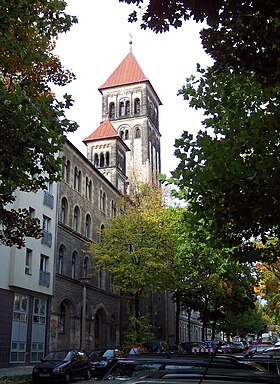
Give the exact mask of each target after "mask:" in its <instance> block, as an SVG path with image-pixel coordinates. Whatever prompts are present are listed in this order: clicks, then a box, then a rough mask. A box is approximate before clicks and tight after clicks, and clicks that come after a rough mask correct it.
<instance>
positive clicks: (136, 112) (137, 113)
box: [134, 97, 140, 115]
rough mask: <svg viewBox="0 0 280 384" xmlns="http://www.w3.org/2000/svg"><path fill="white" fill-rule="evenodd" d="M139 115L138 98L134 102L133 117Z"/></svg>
mask: <svg viewBox="0 0 280 384" xmlns="http://www.w3.org/2000/svg"><path fill="white" fill-rule="evenodd" d="M139 114H140V99H138V97H137V98H136V99H135V100H134V115H139Z"/></svg>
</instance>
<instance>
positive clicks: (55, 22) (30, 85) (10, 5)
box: [0, 0, 77, 247]
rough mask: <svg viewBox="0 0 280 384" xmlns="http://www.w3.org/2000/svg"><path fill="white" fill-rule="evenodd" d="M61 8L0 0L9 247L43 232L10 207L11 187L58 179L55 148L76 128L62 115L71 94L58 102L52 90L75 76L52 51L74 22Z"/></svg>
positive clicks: (2, 201)
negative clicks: (60, 35)
mask: <svg viewBox="0 0 280 384" xmlns="http://www.w3.org/2000/svg"><path fill="white" fill-rule="evenodd" d="M65 7H66V2H65V1H62V0H54V1H52V2H49V1H47V0H37V1H35V2H30V1H28V0H19V1H16V2H14V1H6V0H1V1H0V11H1V12H0V25H1V30H0V125H1V131H0V142H1V144H0V158H1V160H0V180H1V184H0V224H1V230H0V242H2V243H3V244H6V245H9V246H11V245H17V246H18V247H21V246H23V245H24V239H25V237H26V236H34V237H38V236H40V235H41V232H40V226H39V221H38V219H35V220H34V219H31V218H30V217H29V214H28V212H27V210H26V209H19V210H16V209H11V207H10V204H12V203H13V202H14V201H15V191H16V190H17V189H18V190H20V191H26V192H30V191H34V192H35V191H37V190H38V189H41V188H45V181H46V178H47V179H49V180H51V181H54V180H58V178H59V173H60V159H59V157H58V153H59V150H60V149H61V148H62V145H63V143H64V140H65V136H66V134H67V132H71V131H74V130H75V129H76V128H77V124H76V123H74V122H71V121H69V120H68V119H67V118H66V117H65V109H66V108H69V107H70V106H71V105H72V100H71V97H70V96H68V95H65V96H64V101H58V100H56V98H55V95H54V94H53V93H52V92H51V89H50V85H51V84H52V83H53V84H56V85H65V84H67V83H68V82H70V81H72V80H73V79H74V74H72V73H71V72H69V71H67V70H65V69H64V68H63V67H62V65H61V63H60V61H59V58H58V57H56V56H54V55H53V53H52V50H53V48H54V46H55V40H56V39H57V37H58V35H59V34H60V33H63V32H67V31H68V30H69V29H70V27H71V25H72V24H73V23H76V22H77V20H76V18H75V17H72V16H69V15H67V14H66V13H65Z"/></svg>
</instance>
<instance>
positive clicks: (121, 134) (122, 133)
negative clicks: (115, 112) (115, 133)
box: [120, 131, 124, 140]
mask: <svg viewBox="0 0 280 384" xmlns="http://www.w3.org/2000/svg"><path fill="white" fill-rule="evenodd" d="M120 137H121V139H122V140H123V138H124V132H123V131H120Z"/></svg>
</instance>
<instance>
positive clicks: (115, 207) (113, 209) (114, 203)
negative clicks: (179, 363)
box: [111, 200, 117, 217]
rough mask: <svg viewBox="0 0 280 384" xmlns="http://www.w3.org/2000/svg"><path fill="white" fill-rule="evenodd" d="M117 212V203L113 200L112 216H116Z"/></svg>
mask: <svg viewBox="0 0 280 384" xmlns="http://www.w3.org/2000/svg"><path fill="white" fill-rule="evenodd" d="M116 214H117V205H116V202H115V201H114V200H112V201H111V217H114V216H116Z"/></svg>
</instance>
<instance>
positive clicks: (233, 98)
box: [171, 69, 280, 260]
mask: <svg viewBox="0 0 280 384" xmlns="http://www.w3.org/2000/svg"><path fill="white" fill-rule="evenodd" d="M199 71H200V73H201V77H200V79H199V80H197V79H195V78H194V77H191V78H189V79H188V81H187V85H186V86H184V87H183V88H182V90H181V91H180V93H181V94H182V95H183V96H184V98H185V99H186V100H189V102H190V105H191V106H192V107H194V108H202V109H204V110H205V114H206V115H207V118H206V119H205V120H204V122H203V123H204V125H205V127H206V128H205V130H201V131H199V132H198V134H197V136H196V137H193V135H191V134H189V133H188V132H184V133H183V135H182V137H181V138H180V139H178V140H176V143H175V145H176V148H177V149H176V151H175V154H176V156H177V157H178V158H179V159H180V163H179V165H178V167H177V169H176V170H175V171H174V172H173V173H172V176H173V179H171V181H172V182H174V183H175V184H176V185H177V186H178V187H179V190H180V192H179V196H180V197H182V198H184V199H186V200H188V201H190V202H191V204H192V209H194V210H195V211H196V212H197V214H198V215H200V216H201V217H203V218H204V219H207V221H208V222H209V223H210V222H211V224H212V229H213V233H215V236H219V237H221V238H224V239H227V241H229V242H230V243H231V244H239V245H241V246H242V247H243V248H244V250H245V249H249V252H250V255H249V256H248V253H246V256H248V257H252V256H254V257H256V260H258V257H259V255H258V253H257V251H260V249H256V248H255V252H251V249H252V247H254V244H253V243H252V241H250V239H252V238H260V239H262V240H263V242H264V243H266V242H267V241H268V239H269V238H275V236H278V233H279V208H280V200H279V196H280V190H279V181H280V173H279V162H280V154H279V150H278V145H279V107H278V101H277V91H276V90H269V91H268V90H266V91H264V90H263V89H262V87H261V85H260V84H259V83H258V81H257V79H256V77H255V75H254V74H253V73H250V74H249V73H242V74H239V75H234V74H232V73H231V72H230V71H228V73H223V74H220V76H218V73H217V72H216V71H215V70H212V69H208V70H206V71H205V70H201V69H199ZM244 239H245V240H246V242H244ZM271 245H273V246H272V247H271V248H269V247H268V246H267V247H266V249H265V250H264V249H263V250H262V251H265V257H266V258H270V259H272V258H273V257H275V250H276V249H277V247H276V248H275V243H274V244H272V243H271ZM278 247H279V245H278Z"/></svg>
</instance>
